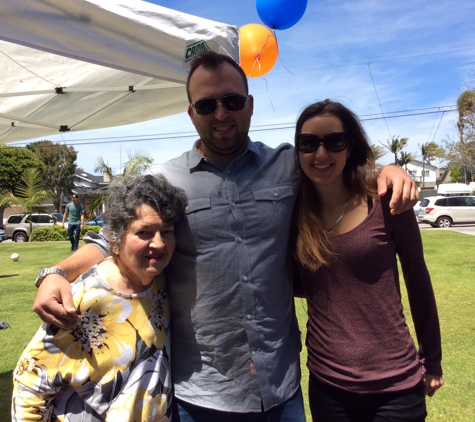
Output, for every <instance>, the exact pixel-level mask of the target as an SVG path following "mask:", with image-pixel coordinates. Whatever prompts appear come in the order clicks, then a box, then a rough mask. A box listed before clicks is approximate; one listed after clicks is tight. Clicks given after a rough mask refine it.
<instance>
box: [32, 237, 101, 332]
mask: <svg viewBox="0 0 475 422" xmlns="http://www.w3.org/2000/svg"><path fill="white" fill-rule="evenodd" d="M103 258H104V255H103V254H102V252H101V250H100V249H99V248H97V247H96V246H93V245H85V246H83V247H81V248H79V249H78V250H77V251H76V252H75V253H74V254H73V255H71V256H70V257H68V258H66V259H65V260H64V261H61V262H59V263H58V264H55V265H53V266H54V267H56V268H60V269H61V270H63V271H64V272H65V273H66V275H67V277H68V279H67V280H66V279H65V278H63V277H61V276H60V275H58V274H50V275H47V276H46V277H45V278H44V280H43V282H42V283H41V284H40V286H39V288H38V293H37V294H36V298H35V302H34V304H33V309H34V311H35V312H36V313H37V314H38V316H39V317H40V318H41V319H42V320H43V321H44V322H47V323H49V324H54V325H57V326H58V327H61V328H64V329H70V328H73V327H74V325H75V324H76V321H77V320H79V315H77V314H76V308H75V306H74V303H73V298H72V295H71V286H70V285H69V283H70V282H73V281H74V280H76V278H78V277H79V276H80V275H81V274H82V273H83V272H85V271H86V270H88V269H89V268H91V267H92V266H94V265H95V264H97V263H98V262H100V261H101V260H102V259H103Z"/></svg>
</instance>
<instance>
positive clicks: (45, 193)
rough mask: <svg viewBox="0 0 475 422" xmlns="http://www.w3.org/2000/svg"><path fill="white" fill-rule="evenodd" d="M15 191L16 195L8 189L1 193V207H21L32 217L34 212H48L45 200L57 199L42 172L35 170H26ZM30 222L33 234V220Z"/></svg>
mask: <svg viewBox="0 0 475 422" xmlns="http://www.w3.org/2000/svg"><path fill="white" fill-rule="evenodd" d="M15 191H16V194H14V193H13V192H12V191H11V190H8V189H3V190H2V191H0V207H13V208H15V206H19V207H21V208H22V209H23V210H25V211H26V213H28V214H29V215H31V214H32V213H34V212H46V210H45V209H44V208H43V206H42V203H43V202H44V200H45V199H52V200H54V198H55V194H54V193H53V192H52V191H51V190H48V189H46V188H45V185H44V182H43V177H42V175H41V172H40V171H39V170H38V169H34V168H30V169H27V170H25V172H24V174H23V176H22V177H21V182H20V184H19V185H18V186H17V187H16V189H15ZM28 220H30V233H31V230H32V228H33V224H32V222H31V218H29V219H28Z"/></svg>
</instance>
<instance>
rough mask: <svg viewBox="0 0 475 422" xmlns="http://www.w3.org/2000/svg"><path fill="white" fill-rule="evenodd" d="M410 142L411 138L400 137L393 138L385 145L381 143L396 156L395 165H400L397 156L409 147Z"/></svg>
mask: <svg viewBox="0 0 475 422" xmlns="http://www.w3.org/2000/svg"><path fill="white" fill-rule="evenodd" d="M408 140H409V138H399V137H398V136H393V137H392V138H391V139H390V140H388V141H387V142H386V143H385V144H384V143H382V142H380V144H381V145H383V147H385V148H387V149H388V150H389V152H391V153H392V154H394V164H395V165H398V159H397V155H398V153H399V152H400V151H401V150H402V149H403V148H404V147H405V146H406V145H407V141H408Z"/></svg>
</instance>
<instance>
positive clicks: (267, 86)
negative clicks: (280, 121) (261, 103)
mask: <svg viewBox="0 0 475 422" xmlns="http://www.w3.org/2000/svg"><path fill="white" fill-rule="evenodd" d="M263 79H264V81H265V82H266V90H267V97H268V98H269V102H270V105H271V107H272V110H274V114H275V108H274V104H272V100H271V98H270V93H269V85H268V84H267V79H266V78H263Z"/></svg>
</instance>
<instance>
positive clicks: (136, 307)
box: [12, 176, 186, 422]
mask: <svg viewBox="0 0 475 422" xmlns="http://www.w3.org/2000/svg"><path fill="white" fill-rule="evenodd" d="M185 202H186V201H185V197H184V194H183V193H182V191H181V190H178V189H177V188H175V187H173V186H172V185H171V184H169V183H168V181H167V180H166V179H165V178H164V177H154V176H137V177H129V178H127V179H123V178H116V179H114V181H113V182H112V183H111V185H110V196H109V210H110V211H109V212H108V213H107V215H106V216H105V218H104V232H105V234H106V237H107V238H108V240H109V242H110V244H111V251H112V257H110V258H106V259H105V260H103V261H102V262H100V263H99V264H98V265H96V266H95V267H93V268H91V269H90V270H88V271H87V272H85V273H84V274H82V276H80V277H79V278H78V279H77V280H76V281H75V282H74V283H73V297H74V303H75V305H76V307H77V312H78V314H80V315H81V319H80V321H78V323H77V324H76V327H75V328H74V329H72V330H63V329H59V328H57V327H55V326H54V325H49V324H45V323H44V324H43V325H42V326H41V327H40V329H39V330H38V332H37V333H36V335H35V336H34V338H33V339H32V341H31V342H30V343H29V345H28V346H27V347H26V349H25V350H24V352H23V354H22V356H21V357H20V360H19V362H18V365H17V367H16V369H15V371H14V391H13V401H12V420H13V421H29V420H44V421H50V420H60V421H65V420H67V421H90V422H93V421H94V422H95V421H105V420H107V421H110V420H115V421H167V420H168V418H169V416H170V413H171V398H172V392H171V388H172V384H171V376H170V364H169V356H170V339H169V319H170V309H169V304H168V297H167V292H166V280H165V277H164V276H162V275H161V273H162V271H163V269H164V268H165V266H166V265H167V264H168V263H169V262H170V258H171V256H172V254H173V251H174V248H175V239H174V234H173V230H174V224H175V223H176V222H177V221H178V220H179V218H180V216H181V215H182V213H183V212H184V208H185Z"/></svg>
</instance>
